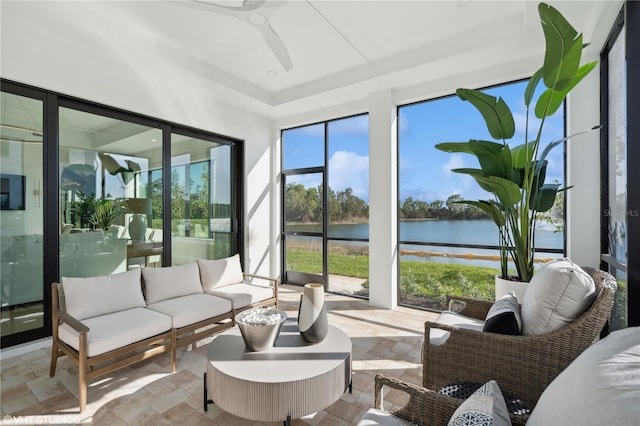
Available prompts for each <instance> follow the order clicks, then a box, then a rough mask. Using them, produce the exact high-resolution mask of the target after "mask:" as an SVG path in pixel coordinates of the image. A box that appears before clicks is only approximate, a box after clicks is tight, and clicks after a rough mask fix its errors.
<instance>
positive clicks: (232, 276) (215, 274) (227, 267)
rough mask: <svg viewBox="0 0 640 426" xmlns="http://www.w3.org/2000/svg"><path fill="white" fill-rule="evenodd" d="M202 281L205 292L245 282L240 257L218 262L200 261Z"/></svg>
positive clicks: (235, 256)
mask: <svg viewBox="0 0 640 426" xmlns="http://www.w3.org/2000/svg"><path fill="white" fill-rule="evenodd" d="M198 267H199V268H200V279H201V281H202V288H203V289H204V291H205V292H207V291H210V290H213V289H214V288H217V287H222V286H225V285H229V284H238V283H241V282H243V281H244V275H243V274H242V266H241V265H240V255H238V254H236V255H234V256H231V257H226V258H224V259H217V260H203V259H198Z"/></svg>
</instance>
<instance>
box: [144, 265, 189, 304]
mask: <svg viewBox="0 0 640 426" xmlns="http://www.w3.org/2000/svg"><path fill="white" fill-rule="evenodd" d="M142 277H143V278H144V290H145V298H146V300H147V303H148V304H151V303H156V302H160V301H162V300H167V299H171V298H174V297H180V296H187V295H189V294H199V293H202V285H201V284H200V272H199V270H198V264H197V263H196V262H190V263H185V264H183V265H178V266H168V267H165V268H142Z"/></svg>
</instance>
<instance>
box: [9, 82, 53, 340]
mask: <svg viewBox="0 0 640 426" xmlns="http://www.w3.org/2000/svg"><path fill="white" fill-rule="evenodd" d="M0 105H1V107H0V114H1V118H0V260H1V265H0V281H1V284H0V300H1V303H2V315H1V319H0V321H1V324H2V327H1V329H2V334H1V335H2V336H3V337H4V336H8V335H11V334H15V333H20V332H24V331H28V330H33V329H37V328H41V327H43V326H44V310H43V309H44V307H43V294H44V292H43V289H44V283H43V253H44V252H43V223H44V216H43V211H44V210H43V189H42V188H43V180H42V178H43V167H42V164H43V126H42V123H43V104H42V101H39V100H36V99H31V98H27V97H24V96H18V95H14V94H10V93H5V92H3V93H2V98H1V103H0Z"/></svg>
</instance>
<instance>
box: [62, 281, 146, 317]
mask: <svg viewBox="0 0 640 426" xmlns="http://www.w3.org/2000/svg"><path fill="white" fill-rule="evenodd" d="M62 288H63V290H64V298H65V307H66V309H65V310H66V312H67V313H68V314H69V315H71V316H72V317H74V318H75V319H77V320H80V321H82V320H83V319H85V318H92V317H97V316H99V315H105V314H110V313H112V312H118V311H124V310H126V309H132V308H141V307H144V306H145V301H144V296H143V295H142V284H141V283H140V270H133V271H128V272H122V273H119V274H112V275H106V276H101V277H88V278H68V277H62Z"/></svg>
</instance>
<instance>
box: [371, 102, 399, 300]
mask: <svg viewBox="0 0 640 426" xmlns="http://www.w3.org/2000/svg"><path fill="white" fill-rule="evenodd" d="M369 102H370V108H369V188H370V191H369V193H370V195H369V304H370V305H372V306H376V307H381V308H387V309H392V308H394V307H395V306H396V305H397V303H398V300H397V299H398V291H397V283H398V231H397V230H398V225H397V224H398V173H397V166H398V144H397V131H396V130H397V108H396V105H394V103H393V99H392V91H391V90H384V91H380V92H376V93H372V94H371V95H370V96H369Z"/></svg>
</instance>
